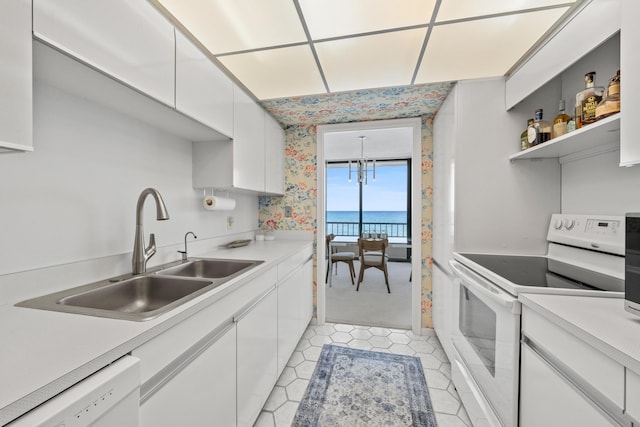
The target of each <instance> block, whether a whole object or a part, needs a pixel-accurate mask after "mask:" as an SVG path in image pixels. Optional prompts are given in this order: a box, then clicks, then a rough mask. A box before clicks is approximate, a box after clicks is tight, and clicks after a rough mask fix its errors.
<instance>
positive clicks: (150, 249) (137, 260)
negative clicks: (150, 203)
mask: <svg viewBox="0 0 640 427" xmlns="http://www.w3.org/2000/svg"><path fill="white" fill-rule="evenodd" d="M149 194H151V195H152V196H153V198H154V199H155V201H156V218H157V220H158V221H162V220H167V219H169V212H167V207H166V206H165V205H164V200H162V196H161V195H160V193H158V190H156V189H155V188H145V189H144V190H142V193H140V197H138V204H137V205H136V239H135V242H134V243H133V258H132V260H131V267H132V271H133V274H143V273H146V271H147V261H148V260H149V258H151V257H152V256H153V255H154V254H155V253H156V236H155V235H154V234H153V233H151V234H150V235H149V246H147V247H146V248H145V247H144V232H143V231H142V208H143V207H144V201H145V199H146V198H147V196H148V195H149Z"/></svg>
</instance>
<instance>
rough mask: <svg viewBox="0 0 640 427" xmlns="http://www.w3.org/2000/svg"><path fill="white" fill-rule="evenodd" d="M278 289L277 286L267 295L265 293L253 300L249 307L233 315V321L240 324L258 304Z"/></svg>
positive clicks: (267, 292)
mask: <svg viewBox="0 0 640 427" xmlns="http://www.w3.org/2000/svg"><path fill="white" fill-rule="evenodd" d="M275 290H276V288H275V286H274V287H272V288H270V289H269V290H268V291H266V292H265V293H263V294H262V295H260V296H259V297H258V298H256V299H255V300H253V302H250V303H249V304H248V305H246V306H245V308H243V309H242V310H240V311H239V312H238V313H237V314H234V315H233V321H234V323H238V322H239V321H241V320H242V318H243V317H245V316H246V315H247V314H249V313H250V312H251V310H253V309H254V307H255V306H257V305H258V304H260V303H261V302H262V300H263V299H265V298H266V297H268V296H269V294H270V293H271V292H273V291H275Z"/></svg>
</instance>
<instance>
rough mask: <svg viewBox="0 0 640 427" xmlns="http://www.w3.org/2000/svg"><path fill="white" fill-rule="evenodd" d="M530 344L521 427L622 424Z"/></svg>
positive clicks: (524, 361) (523, 359) (523, 372)
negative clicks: (577, 387)
mask: <svg viewBox="0 0 640 427" xmlns="http://www.w3.org/2000/svg"><path fill="white" fill-rule="evenodd" d="M618 425H619V424H617V423H615V422H614V421H613V420H611V419H610V418H609V417H608V416H606V415H604V414H603V413H602V412H601V411H600V410H599V409H598V408H597V407H596V406H594V405H593V404H592V403H591V402H589V400H588V399H587V398H586V397H585V396H584V395H583V394H582V393H580V392H579V391H578V390H576V388H575V387H574V386H573V385H572V384H570V383H569V382H568V381H567V380H566V379H565V378H564V377H563V376H562V375H561V374H559V373H558V372H557V371H556V370H555V369H554V368H552V367H551V366H550V365H549V364H548V363H547V362H546V361H545V360H544V359H542V357H540V356H539V355H538V354H537V353H535V352H534V351H533V350H531V348H529V347H528V346H526V345H523V346H522V351H521V353H520V427H549V426H580V427H606V426H618Z"/></svg>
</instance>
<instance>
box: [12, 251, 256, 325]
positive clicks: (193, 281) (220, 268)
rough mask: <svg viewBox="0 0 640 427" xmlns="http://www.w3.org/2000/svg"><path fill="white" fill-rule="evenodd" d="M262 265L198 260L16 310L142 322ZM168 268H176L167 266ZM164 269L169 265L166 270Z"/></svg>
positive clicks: (46, 297)
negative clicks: (46, 311)
mask: <svg viewBox="0 0 640 427" xmlns="http://www.w3.org/2000/svg"><path fill="white" fill-rule="evenodd" d="M262 262H263V261H242V260H224V259H208V258H200V259H195V260H192V261H189V262H186V263H182V264H178V265H174V266H172V267H168V268H162V266H161V267H160V269H159V271H157V272H155V273H150V274H147V275H144V276H133V277H131V275H126V276H121V277H116V278H113V279H108V280H102V281H100V282H96V283H91V284H88V285H83V286H78V287H75V288H71V289H67V290H64V291H60V292H54V293H52V294H48V295H43V296H40V297H37V298H32V299H29V300H26V301H22V302H19V303H18V304H16V306H17V307H28V308H37V309H40V310H50V311H62V312H65V313H76V314H84V315H88V316H98V317H110V318H114V319H123V320H135V321H143V320H149V319H153V318H154V317H157V316H159V315H161V314H163V313H166V312H168V311H170V310H172V309H174V308H176V307H178V306H179V305H181V304H184V303H185V302H187V301H189V300H191V299H193V298H195V297H197V296H198V295H201V294H203V293H205V292H208V291H210V290H212V289H215V288H217V287H218V286H220V285H223V284H224V283H226V282H228V281H229V280H231V279H232V278H233V277H235V276H238V275H240V274H242V273H243V272H245V271H247V270H249V269H251V268H252V267H255V266H256V265H258V264H261V263H262ZM171 264H175V262H174V263H171ZM171 264H169V265H171Z"/></svg>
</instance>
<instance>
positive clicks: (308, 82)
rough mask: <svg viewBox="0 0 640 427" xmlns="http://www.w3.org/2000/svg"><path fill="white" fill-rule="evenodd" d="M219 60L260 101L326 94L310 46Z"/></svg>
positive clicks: (227, 57)
mask: <svg viewBox="0 0 640 427" xmlns="http://www.w3.org/2000/svg"><path fill="white" fill-rule="evenodd" d="M218 59H219V60H220V62H222V64H223V65H224V66H225V67H226V68H227V69H228V70H229V71H230V72H231V73H232V74H233V75H234V76H236V78H238V80H240V81H241V82H242V83H243V84H244V85H245V86H246V87H247V89H249V90H250V91H251V92H252V93H253V94H254V95H255V96H256V97H257V98H258V99H273V98H284V97H289V96H299V95H309V94H317V93H326V90H325V88H324V84H323V83H322V78H321V77H320V72H319V71H318V67H317V66H316V62H315V60H314V58H313V54H312V53H311V48H310V47H309V46H308V45H303V46H295V47H287V48H280V49H270V50H262V51H257V52H249V53H243V54H238V55H229V56H222V57H220V58H218Z"/></svg>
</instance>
